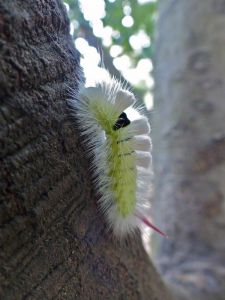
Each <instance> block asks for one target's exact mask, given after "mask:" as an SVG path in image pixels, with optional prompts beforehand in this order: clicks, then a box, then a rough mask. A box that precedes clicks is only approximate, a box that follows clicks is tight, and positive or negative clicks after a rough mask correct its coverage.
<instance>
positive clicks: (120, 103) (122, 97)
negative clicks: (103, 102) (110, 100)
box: [115, 90, 135, 114]
mask: <svg viewBox="0 0 225 300" xmlns="http://www.w3.org/2000/svg"><path fill="white" fill-rule="evenodd" d="M134 102H135V98H134V95H133V94H131V93H130V92H129V91H125V90H120V91H118V93H117V94H116V98H115V108H116V109H117V110H118V112H119V114H121V113H122V112H123V111H124V110H125V109H126V108H128V107H130V106H132V105H133V104H134Z"/></svg>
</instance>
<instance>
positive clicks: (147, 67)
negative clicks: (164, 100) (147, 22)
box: [66, 0, 155, 110]
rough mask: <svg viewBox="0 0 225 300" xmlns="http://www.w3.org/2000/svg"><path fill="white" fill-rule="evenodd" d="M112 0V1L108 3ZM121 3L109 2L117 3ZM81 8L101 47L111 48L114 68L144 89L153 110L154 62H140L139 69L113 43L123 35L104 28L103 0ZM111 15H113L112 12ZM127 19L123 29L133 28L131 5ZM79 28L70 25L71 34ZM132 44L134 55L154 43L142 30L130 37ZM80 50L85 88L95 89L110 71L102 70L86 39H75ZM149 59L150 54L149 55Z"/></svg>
mask: <svg viewBox="0 0 225 300" xmlns="http://www.w3.org/2000/svg"><path fill="white" fill-rule="evenodd" d="M108 1H109V0H108ZM115 1H118V0H110V1H109V2H111V3H114V2H115ZM138 2H139V4H140V5H143V4H144V3H148V2H155V1H153V0H138ZM79 4H80V9H81V11H82V13H83V16H84V18H85V20H86V21H88V22H89V24H90V25H91V27H92V29H93V34H94V35H95V36H96V37H98V38H101V40H102V44H103V46H105V47H108V48H109V54H110V56H111V58H112V62H113V65H114V66H115V68H116V69H117V70H119V71H120V72H121V74H122V76H123V77H124V78H125V79H126V80H127V81H128V82H129V83H130V85H131V86H133V87H138V86H141V87H143V88H144V89H145V90H146V91H147V92H146V93H145V95H144V99H143V102H144V103H145V105H146V108H147V109H149V110H150V109H152V107H153V96H152V94H151V89H152V88H153V87H154V80H153V78H152V76H151V72H152V70H153V65H152V61H151V59H150V58H144V59H140V60H139V61H138V63H137V64H136V66H133V64H132V59H131V58H130V57H129V56H128V55H126V54H123V53H122V52H123V48H122V46H121V45H119V44H115V43H114V44H113V38H114V37H116V38H119V37H120V32H118V31H115V30H114V29H113V28H112V27H111V26H105V27H104V25H103V21H102V19H103V18H104V17H105V16H106V11H105V1H103V0H80V1H79ZM66 9H67V10H68V11H69V5H67V4H66ZM109 13H110V12H109ZM123 13H124V17H123V18H122V19H121V23H122V26H124V27H125V28H130V27H132V26H134V24H135V19H134V18H133V17H132V9H131V7H130V6H129V5H125V6H124V7H123ZM77 27H78V23H77V22H76V21H72V22H71V30H70V32H71V34H73V32H74V30H75V29H76V28H77ZM129 44H130V46H131V48H132V49H133V53H134V54H135V53H136V54H138V53H141V51H143V49H145V48H147V47H149V46H150V44H151V39H150V37H149V36H148V35H147V34H146V32H145V31H144V30H139V31H138V32H136V33H135V34H132V35H131V36H130V37H129ZM75 45H76V48H77V50H78V51H79V52H80V53H81V66H82V67H83V70H84V75H85V78H86V86H93V85H94V84H95V82H96V81H98V80H101V79H103V78H105V77H106V76H108V74H107V72H106V71H105V70H104V69H102V68H101V67H100V66H101V57H100V54H99V53H98V51H97V50H96V48H94V47H92V46H90V45H89V43H88V42H87V41H86V40H85V39H84V38H83V37H77V38H76V39H75ZM149 57H150V54H149Z"/></svg>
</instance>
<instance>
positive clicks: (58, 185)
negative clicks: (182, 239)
mask: <svg viewBox="0 0 225 300" xmlns="http://www.w3.org/2000/svg"><path fill="white" fill-rule="evenodd" d="M0 51H1V60H0V70H1V71H0V78H1V79H0V87H1V88H0V97H1V105H0V112H1V115H0V125H1V128H0V143H1V148H0V153H1V173H0V182H1V199H0V298H1V299H4V300H7V299H10V300H13V299H16V300H19V299H104V300H105V299H129V300H130V299H146V300H151V299H155V300H156V299H158V300H161V299H165V300H166V299H168V297H167V292H166V290H165V289H164V287H163V285H162V283H161V281H160V279H159V276H158V274H157V273H156V272H155V270H154V268H153V267H152V265H151V263H150V262H149V260H148V257H147V255H146V254H145V252H144V250H143V247H142V245H141V241H140V238H139V237H136V238H135V239H133V240H130V241H127V242H126V243H125V242H124V243H123V244H122V245H120V244H119V243H118V242H116V241H115V240H114V239H113V238H112V236H111V235H110V234H108V233H107V231H106V230H105V223H104V220H103V217H102V215H101V214H100V213H99V212H98V210H97V205H96V198H95V197H94V192H93V188H92V182H91V180H90V175H89V171H88V168H89V165H88V161H87V159H86V155H85V151H84V150H85V149H83V148H82V146H81V139H80V138H79V132H78V130H77V129H76V126H74V123H73V122H71V120H70V117H69V116H68V111H67V106H66V98H67V92H68V85H69V86H73V88H74V90H75V91H77V90H78V86H79V83H80V82H81V81H82V73H81V69H80V66H79V56H78V53H77V51H76V50H75V49H74V45H73V42H72V40H71V37H70V35H69V22H68V18H67V16H66V13H65V9H64V7H63V5H62V3H61V2H60V1H59V0H45V1H42V0H36V1H31V0H24V1H19V0H17V1H16V0H15V1H12V0H7V1H4V0H2V1H0Z"/></svg>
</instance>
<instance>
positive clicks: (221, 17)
mask: <svg viewBox="0 0 225 300" xmlns="http://www.w3.org/2000/svg"><path fill="white" fill-rule="evenodd" d="M224 28H225V1H224V0H217V1H213V0H204V1H199V0H188V1H187V0H168V1H161V2H160V6H159V20H158V28H157V30H158V32H157V42H156V57H155V63H156V72H155V76H156V101H155V104H156V106H155V113H154V116H155V120H154V130H153V132H154V139H153V145H154V169H155V178H156V192H155V199H156V200H155V202H154V205H153V215H154V216H155V219H156V220H157V222H156V223H157V224H160V220H162V218H163V221H161V223H162V224H161V225H162V226H161V227H164V228H163V229H164V230H165V231H166V232H168V234H169V236H170V239H168V240H165V239H164V240H162V239H160V240H158V238H157V237H155V238H154V240H155V242H156V243H157V247H156V249H155V254H154V256H155V259H156V262H157V265H158V268H159V270H160V271H161V273H163V274H164V278H165V279H166V281H167V282H168V283H169V285H170V286H171V288H172V289H178V290H182V291H183V292H182V293H183V294H184V295H185V296H186V297H187V298H188V299H198V300H199V299H217V300H218V299H225V285H224V282H225V238H224V232H225V188H224V187H225V184H224V178H225V84H224V80H225V79H224V78H225V51H224V41H225V30H224Z"/></svg>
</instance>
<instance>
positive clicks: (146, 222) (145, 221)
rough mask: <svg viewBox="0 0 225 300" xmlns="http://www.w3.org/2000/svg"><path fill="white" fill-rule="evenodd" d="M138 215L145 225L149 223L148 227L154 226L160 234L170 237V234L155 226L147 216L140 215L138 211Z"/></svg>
mask: <svg viewBox="0 0 225 300" xmlns="http://www.w3.org/2000/svg"><path fill="white" fill-rule="evenodd" d="M136 217H138V218H139V219H140V220H141V221H142V222H143V223H144V224H145V225H147V226H148V227H150V228H152V229H153V230H155V231H156V232H158V233H159V234H161V235H162V236H164V237H166V238H168V235H167V234H165V233H164V232H162V231H161V230H160V229H159V228H157V227H156V226H154V225H153V224H152V223H151V222H150V221H149V220H148V219H147V218H146V217H144V216H142V215H140V214H139V213H136Z"/></svg>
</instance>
